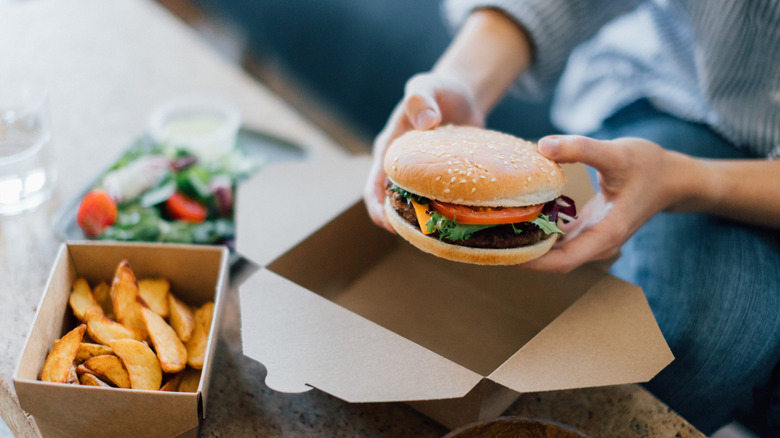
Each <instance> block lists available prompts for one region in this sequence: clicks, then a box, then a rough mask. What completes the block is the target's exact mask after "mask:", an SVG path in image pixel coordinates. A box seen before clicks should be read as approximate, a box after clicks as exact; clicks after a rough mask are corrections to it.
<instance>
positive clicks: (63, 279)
mask: <svg viewBox="0 0 780 438" xmlns="http://www.w3.org/2000/svg"><path fill="white" fill-rule="evenodd" d="M123 259H127V260H128V261H129V262H130V266H131V267H132V269H133V272H134V273H135V274H136V277H137V278H139V279H140V278H145V277H156V276H161V277H165V278H167V279H168V280H169V281H170V282H171V291H172V292H173V293H175V294H176V295H177V296H178V297H179V298H181V299H182V300H183V301H185V302H187V303H188V304H190V305H200V304H202V303H204V302H206V301H211V300H213V301H214V304H215V307H214V317H213V322H212V325H211V333H210V334H209V344H208V350H207V354H206V360H205V363H204V366H203V370H202V376H201V381H200V385H199V387H198V391H197V392H196V393H171V392H162V391H142V390H130V389H116V388H96V387H87V386H79V385H63V384H55V383H48V382H41V381H39V380H38V379H39V377H40V373H41V369H42V367H43V362H44V361H45V360H46V356H47V355H48V353H49V351H51V348H52V345H53V343H54V341H55V340H56V339H59V338H60V337H61V336H62V335H63V334H65V333H66V332H67V331H69V330H70V329H71V328H73V327H75V326H76V323H77V321H76V319H75V317H74V316H73V312H72V311H71V310H70V307H69V305H68V297H69V294H70V289H71V285H72V284H73V281H74V280H75V279H76V278H77V277H79V276H83V277H85V278H86V279H87V280H88V281H89V283H90V284H91V285H95V284H97V283H98V282H100V281H110V280H111V279H112V278H113V275H114V270H115V269H116V267H117V265H118V263H119V262H120V261H121V260H123ZM227 272H228V253H227V250H226V249H225V248H224V247H217V246H194V245H168V244H142V243H106V242H84V243H78V242H70V243H67V244H63V245H62V247H61V248H60V251H59V254H58V256H57V259H56V261H55V263H54V267H53V269H52V272H51V274H50V276H49V279H48V282H47V284H46V291H45V292H44V294H43V297H42V298H41V302H40V304H39V306H38V311H37V313H36V315H35V320H34V322H33V326H32V329H31V331H30V334H29V335H28V338H27V342H26V344H25V348H24V351H23V353H22V357H21V359H20V361H19V365H18V367H17V370H16V373H15V375H14V385H15V388H16V392H17V394H18V396H19V403H20V404H21V406H22V408H23V409H24V410H25V411H27V412H29V413H30V414H31V415H32V416H33V417H34V418H35V421H36V423H37V424H38V427H39V428H40V430H41V433H42V434H43V435H44V436H62V437H65V436H68V437H76V436H78V437H91V436H95V437H98V436H99V437H104V436H113V437H125V436H126V437H139V436H144V437H147V436H148V437H151V436H197V433H198V426H199V423H200V419H201V417H203V416H204V415H205V412H206V400H207V398H208V397H207V396H208V382H209V377H210V374H211V363H212V357H213V355H214V350H215V349H216V330H217V327H219V317H220V314H221V309H222V297H223V293H222V290H223V288H224V287H226V286H227Z"/></svg>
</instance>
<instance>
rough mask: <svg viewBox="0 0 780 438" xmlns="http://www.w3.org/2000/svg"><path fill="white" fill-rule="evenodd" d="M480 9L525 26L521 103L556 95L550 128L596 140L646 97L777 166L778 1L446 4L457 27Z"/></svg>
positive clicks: (476, 0) (473, 0) (472, 0)
mask: <svg viewBox="0 0 780 438" xmlns="http://www.w3.org/2000/svg"><path fill="white" fill-rule="evenodd" d="M480 7H492V8H498V9H501V10H503V11H504V12H505V13H507V14H508V15H509V16H511V17H513V18H514V19H515V20H516V21H517V22H518V23H520V24H522V26H523V27H524V28H525V30H526V31H527V32H528V34H529V35H530V37H531V40H532V43H533V46H534V60H533V63H532V65H531V67H530V68H529V70H528V71H527V72H526V73H525V74H523V75H522V76H521V77H520V78H519V79H518V82H517V85H518V87H517V88H518V89H519V92H520V93H521V94H522V95H524V96H525V97H538V96H540V95H542V94H543V93H546V92H549V91H550V90H553V89H554V96H553V107H552V119H553V122H554V123H555V124H556V126H558V127H559V128H560V129H561V130H563V131H564V132H569V133H588V132H593V131H595V130H596V129H598V127H599V126H600V125H601V123H602V122H603V121H604V120H605V119H606V118H608V117H609V116H610V115H612V114H613V113H614V112H615V111H617V110H619V109H620V108H621V107H623V106H625V105H627V104H630V103H631V102H633V101H635V100H638V99H640V98H647V99H649V100H650V101H651V102H652V103H653V104H654V106H656V107H657V108H658V109H659V110H661V111H664V112H667V113H669V114H672V115H674V116H676V117H679V118H681V119H684V120H688V121H692V122H697V123H704V124H706V125H708V126H710V127H711V128H712V129H713V130H715V131H716V132H718V133H720V134H721V135H722V136H724V137H725V138H727V139H728V140H729V141H730V142H731V143H733V144H734V145H735V146H736V147H738V148H742V149H745V150H747V151H748V152H750V153H751V154H753V155H755V156H757V157H768V158H780V0H625V1H620V0H492V1H491V0H488V1H480V0H448V1H447V2H446V3H445V4H444V13H445V16H446V18H447V19H448V21H449V22H450V23H451V24H452V25H453V26H458V25H459V24H460V23H462V22H463V20H465V18H466V16H467V15H468V13H469V12H470V11H472V10H473V9H475V8H480Z"/></svg>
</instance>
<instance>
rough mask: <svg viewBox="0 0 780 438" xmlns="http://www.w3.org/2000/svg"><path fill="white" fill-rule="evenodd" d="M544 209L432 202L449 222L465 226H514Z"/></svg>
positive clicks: (530, 219)
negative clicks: (453, 221)
mask: <svg viewBox="0 0 780 438" xmlns="http://www.w3.org/2000/svg"><path fill="white" fill-rule="evenodd" d="M542 207H544V204H536V205H529V206H527V207H472V206H469V205H459V204H450V203H447V202H440V201H431V208H432V209H433V210H435V211H437V212H439V213H441V214H442V215H443V216H444V217H446V218H447V219H449V220H456V221H457V222H458V223H459V224H464V225H491V224H514V223H518V222H527V221H532V220H534V219H536V218H537V217H538V216H539V215H540V214H541V213H542ZM453 218H455V219H453Z"/></svg>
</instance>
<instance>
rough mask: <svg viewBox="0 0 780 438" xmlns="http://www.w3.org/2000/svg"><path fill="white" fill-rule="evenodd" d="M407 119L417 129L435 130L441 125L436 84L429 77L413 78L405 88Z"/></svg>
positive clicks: (418, 76)
mask: <svg viewBox="0 0 780 438" xmlns="http://www.w3.org/2000/svg"><path fill="white" fill-rule="evenodd" d="M404 108H405V111H406V117H407V118H408V119H409V121H410V122H411V124H412V126H413V127H414V128H415V129H420V130H426V129H433V128H435V127H436V126H438V125H439V123H441V119H442V115H441V108H439V104H438V102H436V84H435V82H434V81H433V80H432V78H431V77H430V76H429V75H417V76H414V77H412V78H411V79H410V80H409V81H408V82H407V83H406V87H405V88H404Z"/></svg>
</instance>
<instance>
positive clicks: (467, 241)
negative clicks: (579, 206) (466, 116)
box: [383, 125, 576, 265]
mask: <svg viewBox="0 0 780 438" xmlns="http://www.w3.org/2000/svg"><path fill="white" fill-rule="evenodd" d="M383 166H384V170H385V172H386V174H387V187H386V197H385V212H386V214H387V218H388V221H389V223H390V225H391V226H392V227H393V228H394V229H395V230H396V232H398V234H399V235H400V236H401V237H403V238H404V239H406V240H407V241H409V242H410V243H411V244H412V245H414V246H416V247H417V248H419V249H421V250H422V251H425V252H428V253H431V254H433V255H436V256H438V257H442V258H445V259H449V260H454V261H458V262H465V263H474V264H480V265H515V264H520V263H524V262H527V261H529V260H533V259H535V258H537V257H540V256H542V255H543V254H545V253H546V252H547V251H549V250H550V248H551V247H552V246H553V244H554V243H555V241H556V239H557V238H558V236H559V235H562V234H563V231H561V229H560V228H558V225H557V222H558V220H562V221H563V222H567V221H570V220H573V219H574V218H576V209H575V206H574V202H573V201H572V200H571V199H570V198H568V197H566V196H562V195H561V192H562V190H563V187H564V185H565V184H566V177H565V175H564V174H563V171H562V170H561V168H560V166H558V164H557V163H555V162H554V161H551V160H549V159H548V158H546V157H544V156H543V155H541V154H540V153H538V152H537V149H536V145H535V144H534V143H531V142H528V141H525V140H522V139H520V138H517V137H514V136H511V135H508V134H504V133H500V132H497V131H492V130H487V129H482V128H475V127H468V126H454V125H447V126H442V127H438V128H436V129H433V130H428V131H409V132H407V133H405V134H403V135H402V136H400V137H398V138H397V139H396V140H395V141H393V142H392V143H391V144H390V146H389V147H388V149H387V152H386V154H385V157H384V162H383Z"/></svg>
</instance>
